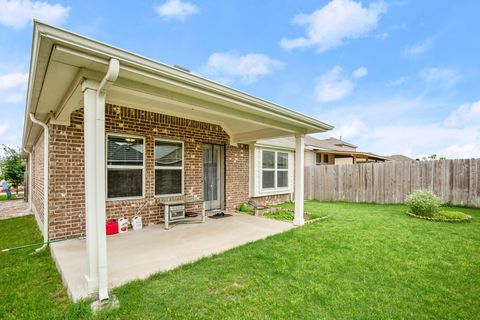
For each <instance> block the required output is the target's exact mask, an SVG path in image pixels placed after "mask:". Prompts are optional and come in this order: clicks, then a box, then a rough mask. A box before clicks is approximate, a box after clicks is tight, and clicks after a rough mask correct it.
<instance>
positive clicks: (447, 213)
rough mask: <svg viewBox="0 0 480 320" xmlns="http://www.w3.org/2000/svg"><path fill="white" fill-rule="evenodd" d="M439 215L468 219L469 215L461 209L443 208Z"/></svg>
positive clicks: (453, 218) (452, 218)
mask: <svg viewBox="0 0 480 320" xmlns="http://www.w3.org/2000/svg"><path fill="white" fill-rule="evenodd" d="M438 215H439V216H440V217H442V218H445V219H448V220H459V219H466V218H468V215H466V214H465V213H463V212H460V211H449V210H441V211H440V212H439V213H438Z"/></svg>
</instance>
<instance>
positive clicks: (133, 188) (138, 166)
mask: <svg viewBox="0 0 480 320" xmlns="http://www.w3.org/2000/svg"><path fill="white" fill-rule="evenodd" d="M143 177H144V139H143V138H138V137H128V136H120V135H108V136H107V198H108V199H115V198H129V197H143Z"/></svg>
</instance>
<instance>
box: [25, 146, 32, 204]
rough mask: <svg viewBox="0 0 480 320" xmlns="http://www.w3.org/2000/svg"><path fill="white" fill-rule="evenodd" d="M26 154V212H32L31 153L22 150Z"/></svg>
mask: <svg viewBox="0 0 480 320" xmlns="http://www.w3.org/2000/svg"><path fill="white" fill-rule="evenodd" d="M23 151H25V152H26V153H27V154H28V208H27V211H32V153H31V152H30V151H28V150H27V149H26V148H23Z"/></svg>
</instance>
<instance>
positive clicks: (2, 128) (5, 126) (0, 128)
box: [0, 123, 8, 135]
mask: <svg viewBox="0 0 480 320" xmlns="http://www.w3.org/2000/svg"><path fill="white" fill-rule="evenodd" d="M7 130H8V123H1V124H0V135H3V134H4V133H5V132H7Z"/></svg>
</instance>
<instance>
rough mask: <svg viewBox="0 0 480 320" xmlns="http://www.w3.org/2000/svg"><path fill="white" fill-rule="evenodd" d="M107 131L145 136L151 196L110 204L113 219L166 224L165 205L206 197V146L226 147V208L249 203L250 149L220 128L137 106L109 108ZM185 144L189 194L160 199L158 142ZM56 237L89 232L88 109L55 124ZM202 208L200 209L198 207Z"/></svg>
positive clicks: (52, 214) (52, 198) (52, 202)
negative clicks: (137, 217) (85, 130)
mask: <svg viewBox="0 0 480 320" xmlns="http://www.w3.org/2000/svg"><path fill="white" fill-rule="evenodd" d="M105 116H106V119H105V120H106V121H105V131H106V132H107V133H121V134H132V135H136V136H142V137H144V138H145V161H146V163H145V170H146V171H145V185H144V188H145V198H144V199H136V200H120V201H117V200H113V201H107V204H106V207H107V218H108V219H114V218H119V217H121V216H124V215H128V216H130V217H131V216H133V215H135V214H136V213H137V211H138V210H140V209H141V215H142V218H143V221H144V224H146V225H148V224H151V223H158V222H160V218H161V215H162V214H163V212H161V209H160V205H159V204H158V202H159V201H164V200H172V199H179V198H188V199H191V198H197V199H202V197H203V196H202V175H203V168H202V158H203V157H202V152H203V151H202V143H215V144H221V145H225V159H226V162H225V179H226V181H225V190H226V194H225V208H226V210H227V211H228V210H233V209H234V208H236V207H238V206H239V205H240V204H241V203H242V202H245V201H247V199H248V145H240V146H239V147H233V146H230V145H229V137H228V135H227V134H226V133H225V131H224V130H223V129H222V128H221V127H220V126H218V125H214V124H209V123H204V122H199V121H193V120H188V119H182V118H177V117H172V116H167V115H163V114H158V113H153V112H147V111H141V110H136V109H132V108H126V107H120V106H113V105H107V106H106V111H105ZM157 138H166V139H176V140H181V141H183V142H184V153H185V163H184V186H185V189H184V193H185V195H184V196H181V197H162V198H158V197H154V182H155V181H154V162H153V151H154V141H155V139H157ZM50 141H51V143H50V152H51V153H50V181H51V182H50V190H49V196H50V222H51V223H50V237H51V239H59V238H65V237H73V236H79V235H83V234H84V233H85V195H84V194H85V192H84V188H85V185H84V146H83V110H79V111H76V112H74V113H73V114H72V117H71V125H70V126H68V127H66V126H60V125H50ZM192 209H193V210H195V209H196V210H198V209H199V208H192Z"/></svg>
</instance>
